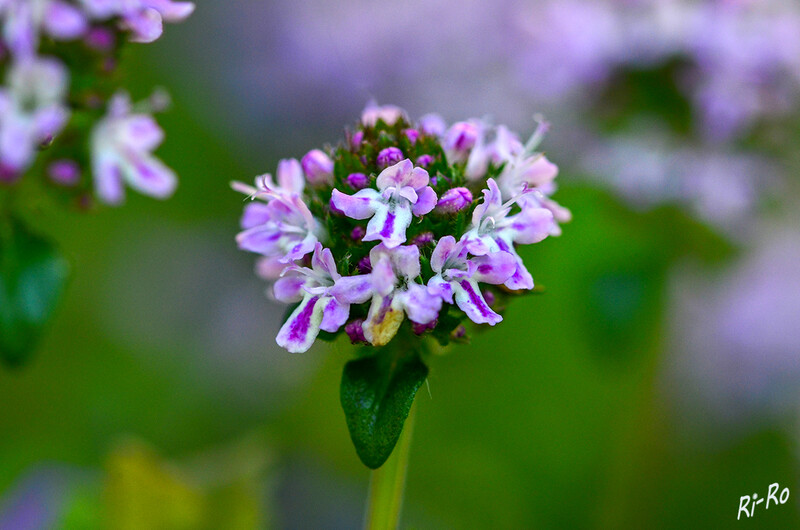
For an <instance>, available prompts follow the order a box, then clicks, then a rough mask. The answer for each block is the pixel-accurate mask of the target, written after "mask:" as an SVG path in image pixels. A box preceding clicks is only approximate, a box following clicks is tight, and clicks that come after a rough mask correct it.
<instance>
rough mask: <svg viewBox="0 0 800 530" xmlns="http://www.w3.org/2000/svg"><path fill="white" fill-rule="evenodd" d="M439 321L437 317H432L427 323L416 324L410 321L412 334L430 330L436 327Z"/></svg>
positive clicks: (420, 333)
mask: <svg viewBox="0 0 800 530" xmlns="http://www.w3.org/2000/svg"><path fill="white" fill-rule="evenodd" d="M438 323H439V319H433V320H432V321H431V322H428V323H427V324H417V323H416V322H412V323H411V331H413V332H414V335H422V334H423V333H425V332H426V331H431V330H434V329H436V325H437V324H438Z"/></svg>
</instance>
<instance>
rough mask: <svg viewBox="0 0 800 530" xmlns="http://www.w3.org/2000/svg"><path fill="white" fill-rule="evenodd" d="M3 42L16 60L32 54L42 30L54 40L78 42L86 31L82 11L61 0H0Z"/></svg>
mask: <svg viewBox="0 0 800 530" xmlns="http://www.w3.org/2000/svg"><path fill="white" fill-rule="evenodd" d="M0 19H2V21H3V24H2V26H3V27H2V31H3V39H4V40H5V42H6V44H7V45H8V47H9V49H10V50H11V51H12V53H13V54H14V55H16V56H18V57H29V56H31V55H35V54H36V52H37V50H38V48H39V36H40V33H41V32H42V31H44V32H45V33H46V34H47V35H48V36H50V37H52V38H54V39H57V40H72V39H77V38H78V37H80V36H81V35H83V34H84V33H85V32H86V29H87V28H88V21H87V17H86V15H85V14H84V12H83V11H81V10H80V9H79V8H78V7H76V6H74V5H72V4H71V3H69V2H65V1H62V0H0Z"/></svg>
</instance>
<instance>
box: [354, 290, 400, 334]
mask: <svg viewBox="0 0 800 530" xmlns="http://www.w3.org/2000/svg"><path fill="white" fill-rule="evenodd" d="M404 318H405V317H404V314H403V306H402V303H401V301H400V300H395V299H394V297H391V296H378V295H375V296H373V297H372V304H371V305H370V307H369V314H368V315H367V319H366V320H365V321H364V324H363V326H362V329H363V330H364V337H366V339H367V340H368V341H369V342H370V344H372V345H373V346H385V345H386V344H388V343H389V341H390V340H392V338H393V337H394V336H395V335H397V330H399V329H400V324H402V323H403V319H404Z"/></svg>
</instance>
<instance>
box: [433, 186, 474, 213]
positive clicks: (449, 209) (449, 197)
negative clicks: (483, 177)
mask: <svg viewBox="0 0 800 530" xmlns="http://www.w3.org/2000/svg"><path fill="white" fill-rule="evenodd" d="M471 204H472V192H470V191H469V190H468V189H467V188H450V189H449V190H447V191H446V192H445V193H444V195H442V198H441V199H439V202H437V203H436V208H435V209H434V210H435V211H436V212H437V213H456V212H459V211H461V210H463V209H464V208H469V206H470V205H471Z"/></svg>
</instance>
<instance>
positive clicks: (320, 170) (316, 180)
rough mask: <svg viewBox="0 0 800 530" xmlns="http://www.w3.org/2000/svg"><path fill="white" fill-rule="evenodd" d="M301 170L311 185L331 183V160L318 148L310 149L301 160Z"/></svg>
mask: <svg viewBox="0 0 800 530" xmlns="http://www.w3.org/2000/svg"><path fill="white" fill-rule="evenodd" d="M301 164H302V165H303V172H304V173H305V174H306V179H308V182H309V184H311V185H312V186H317V185H325V184H333V160H331V157H329V156H328V155H327V154H325V153H324V152H323V151H321V150H319V149H312V150H311V151H309V152H308V153H307V154H306V156H304V157H303V158H302V160H301Z"/></svg>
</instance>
